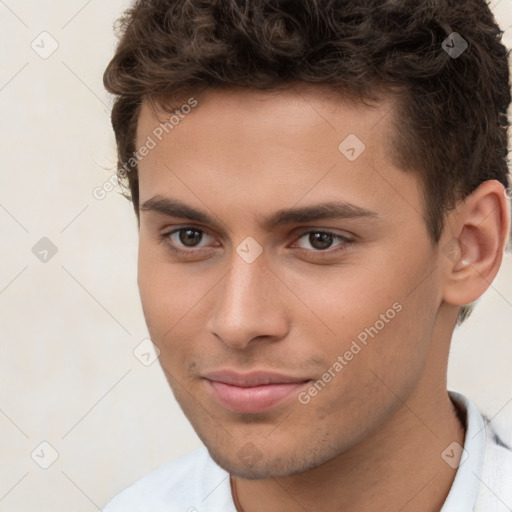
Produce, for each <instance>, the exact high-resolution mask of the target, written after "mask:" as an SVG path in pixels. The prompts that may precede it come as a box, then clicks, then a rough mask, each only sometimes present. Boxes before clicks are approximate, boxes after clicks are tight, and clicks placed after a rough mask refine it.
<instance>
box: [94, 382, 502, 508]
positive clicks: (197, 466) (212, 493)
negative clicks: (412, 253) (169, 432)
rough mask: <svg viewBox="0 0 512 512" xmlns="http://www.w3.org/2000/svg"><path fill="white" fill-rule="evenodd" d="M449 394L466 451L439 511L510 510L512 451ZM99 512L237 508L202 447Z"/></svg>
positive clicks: (469, 406)
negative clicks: (461, 415)
mask: <svg viewBox="0 0 512 512" xmlns="http://www.w3.org/2000/svg"><path fill="white" fill-rule="evenodd" d="M448 393H449V395H450V397H451V399H452V401H454V402H456V403H457V405H458V406H459V408H460V409H461V411H463V412H465V415H466V436H465V439H464V450H465V453H463V456H462V458H461V464H460V465H459V467H458V469H457V473H456V474H455V479H454V481H453V484H452V487H451V489H450V492H449V493H448V496H447V497H446V501H445V503H444V505H443V507H442V508H441V511H440V512H511V511H512V449H510V448H509V447H507V446H505V444H504V443H503V441H501V440H500V438H499V436H498V435H497V433H496V432H495V431H494V429H493V428H492V425H491V424H490V423H489V420H488V419H487V418H485V417H484V416H482V414H481V413H480V411H479V410H478V409H477V407H476V406H475V405H474V404H473V402H471V401H470V400H469V399H468V398H466V397H465V396H463V395H461V394H459V393H456V392H454V391H449V392H448ZM459 450H460V448H459ZM448 454H449V455H451V454H453V452H451V451H449V452H448ZM440 456H441V455H440ZM103 512H236V508H235V505H234V503H233V499H232V496H231V487H230V483H229V474H228V473H227V472H226V471H225V470H224V469H222V468H221V467H219V466H218V465H217V464H216V463H215V462H214V461H213V459H212V458H211V457H210V455H209V453H208V450H207V449H206V447H204V446H203V447H201V448H199V449H197V450H194V451H193V452H191V453H188V454H187V455H184V456H183V457H180V458H179V459H176V460H174V461H172V462H170V463H168V464H165V465H164V466H161V467H160V468H157V469H155V470H154V471H151V472H150V473H148V474H147V475H145V476H144V477H142V478H140V479H139V480H137V481H136V482H135V483H134V484H132V485H131V486H130V487H128V488H126V489H125V490H124V491H121V492H120V493H119V494H117V495H116V496H115V497H114V498H113V499H112V500H111V501H109V503H108V504H107V505H106V507H105V508H104V509H103Z"/></svg>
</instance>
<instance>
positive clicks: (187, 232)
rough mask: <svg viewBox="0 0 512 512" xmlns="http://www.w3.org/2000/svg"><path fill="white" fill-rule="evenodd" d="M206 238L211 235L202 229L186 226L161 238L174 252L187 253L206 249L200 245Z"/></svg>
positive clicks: (162, 235) (164, 234)
mask: <svg viewBox="0 0 512 512" xmlns="http://www.w3.org/2000/svg"><path fill="white" fill-rule="evenodd" d="M205 236H209V235H208V234H207V233H206V232H205V231H203V230H202V229H198V228H196V227H194V226H186V227H181V228H178V229H174V230H172V231H168V232H167V233H162V234H161V235H160V238H161V239H162V240H163V241H164V242H165V243H166V244H167V245H168V246H169V247H170V248H171V249H173V250H174V251H177V252H183V253H186V252H190V251H191V250H192V251H194V252H197V249H198V248H199V249H202V248H204V247H205V245H200V243H201V242H202V241H204V237H205ZM212 238H213V237H212Z"/></svg>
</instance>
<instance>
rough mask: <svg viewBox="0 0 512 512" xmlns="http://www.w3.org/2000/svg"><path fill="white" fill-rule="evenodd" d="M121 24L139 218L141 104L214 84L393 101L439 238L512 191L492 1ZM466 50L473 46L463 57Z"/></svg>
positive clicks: (121, 123)
mask: <svg viewBox="0 0 512 512" xmlns="http://www.w3.org/2000/svg"><path fill="white" fill-rule="evenodd" d="M118 30H119V43H118V46H117V49H116V52H115V55H114V57H113V58H112V60H111V62H110V63H109V65H108V67H107V68H106V70H105V73H104V77H103V79H104V85H105V88H106V89H107V90H108V91H109V92H110V93H113V94H115V95H116V98H115V102H114V106H113V109H112V125H113V128H114V132H115V136H116V141H117V146H118V175H119V177H120V178H122V179H126V178H127V181H128V187H129V189H130V194H131V196H128V197H129V198H130V199H131V200H132V201H133V206H134V209H135V213H136V216H137V221H138V222H139V193H138V175H137V165H136V161H134V159H133V155H134V154H135V153H136V148H135V134H136V127H137V117H138V114H139V109H140V106H141V104H142V102H143V101H145V100H149V101H150V102H152V103H154V102H157V103H159V104H160V105H161V106H162V107H163V108H164V110H167V111H171V110H172V109H173V108H175V107H173V106H171V102H172V101H173V100H174V99H176V98H178V97H180V96H182V95H184V94H193V93H196V92H200V91H201V90H202V89H204V88H207V87H228V86H242V87H255V88H258V89H273V88H277V87H279V86H282V85H284V84H289V83H293V82H309V83H315V84H322V85H326V86H328V87H332V88H333V89H334V90H335V91H338V92H339V93H340V95H345V96H347V95H350V97H355V98H359V99H361V100H362V101H363V102H365V103H366V102H368V101H369V102H372V101H378V100H379V96H378V94H379V93H382V92H384V93H389V94H394V95H395V96H396V97H397V100H398V101H397V102H396V103H397V107H396V109H395V115H394V120H393V122H394V126H395V133H394V134H393V139H394V140H393V153H394V154H393V157H394V158H393V160H394V162H393V163H395V164H396V165H397V166H399V167H400V168H402V169H404V170H405V171H410V172H416V173H417V174H418V176H419V179H420V180H421V183H422V185H423V188H424V191H425V204H424V206H423V210H424V216H425V221H426V225H427V227H428V231H429V234H430V237H431V239H432V242H433V243H434V244H437V243H438V242H439V239H440V236H441V234H442V231H443V227H444V214H445V213H446V212H447V211H449V210H450V209H451V208H453V207H454V206H455V204H456V202H457V201H458V200H460V199H464V198H465V197H466V196H467V195H469V194H470V193H471V192H473V191H474V190H475V189H476V188H477V187H478V186H479V185H480V184H481V183H482V182H484V181H486V180H492V179H495V180H498V181H499V182H500V183H502V184H503V185H504V186H505V187H506V188H509V186H510V182H509V176H508V161H507V155H508V145H507V143H508V137H507V135H508V127H509V120H508V116H507V111H508V107H509V104H510V101H511V96H510V83H509V80H510V76H509V67H508V56H509V52H508V50H507V49H506V47H505V46H504V45H503V44H502V42H501V36H502V34H503V31H501V30H500V28H499V26H498V24H497V22H496V20H495V18H494V16H493V14H492V12H491V11H490V9H489V7H488V5H487V3H486V2H485V0H464V1H462V2H461V1H460V0H138V1H136V2H135V3H134V4H133V5H132V7H131V8H129V9H128V10H127V11H126V12H125V13H124V15H123V16H122V17H121V18H120V19H119V20H118ZM454 32H455V34H453V33H454ZM457 38H458V39H457ZM461 41H462V42H465V43H461ZM455 42H458V43H459V44H467V48H465V50H464V47H462V49H463V51H462V53H461V54H460V55H458V54H455V55H454V54H453V53H450V51H449V48H450V47H454V46H455ZM459 53H460V52H459ZM130 158H131V159H132V160H131V161H134V163H133V164H131V168H130V169H128V170H129V172H127V166H126V162H128V161H130ZM470 312H471V305H470V306H464V307H462V308H461V310H460V314H459V318H458V322H459V323H461V322H462V321H464V319H465V318H467V317H468V316H469V314H470Z"/></svg>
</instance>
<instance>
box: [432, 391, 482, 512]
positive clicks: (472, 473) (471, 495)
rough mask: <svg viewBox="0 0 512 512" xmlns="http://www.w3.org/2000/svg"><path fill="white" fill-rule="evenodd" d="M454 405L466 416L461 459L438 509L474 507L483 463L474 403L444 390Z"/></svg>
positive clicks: (451, 510) (479, 423)
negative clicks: (441, 505)
mask: <svg viewBox="0 0 512 512" xmlns="http://www.w3.org/2000/svg"><path fill="white" fill-rule="evenodd" d="M448 395H449V396H450V399H451V400H452V402H453V403H454V405H455V406H456V407H457V408H458V409H459V410H460V411H461V412H462V413H463V414H465V416H466V424H465V428H466V434H465V437H464V447H463V448H464V451H463V453H462V455H461V459H460V460H461V463H459V467H458V469H457V473H456V474H455V479H454V480H453V483H452V487H451V489H450V492H449V493H448V496H447V497H446V500H445V502H444V505H443V507H442V508H441V511H440V512H460V511H461V510H464V511H471V510H473V509H474V507H475V503H476V497H477V493H478V489H479V487H480V480H479V477H481V475H482V472H483V467H484V458H485V450H486V444H487V432H486V428H485V421H484V419H483V417H482V415H481V414H480V411H479V410H478V409H477V407H476V405H475V404H474V403H473V402H471V400H469V399H468V398H466V397H465V396H464V395H461V394H460V393H457V392H455V391H448Z"/></svg>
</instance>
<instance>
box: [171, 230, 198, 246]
mask: <svg viewBox="0 0 512 512" xmlns="http://www.w3.org/2000/svg"><path fill="white" fill-rule="evenodd" d="M177 233H179V240H180V242H181V243H182V244H183V245H184V246H186V247H195V245H196V244H197V243H198V242H200V241H201V239H202V234H203V231H201V230H200V229H190V228H185V229H180V230H179V231H177Z"/></svg>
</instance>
